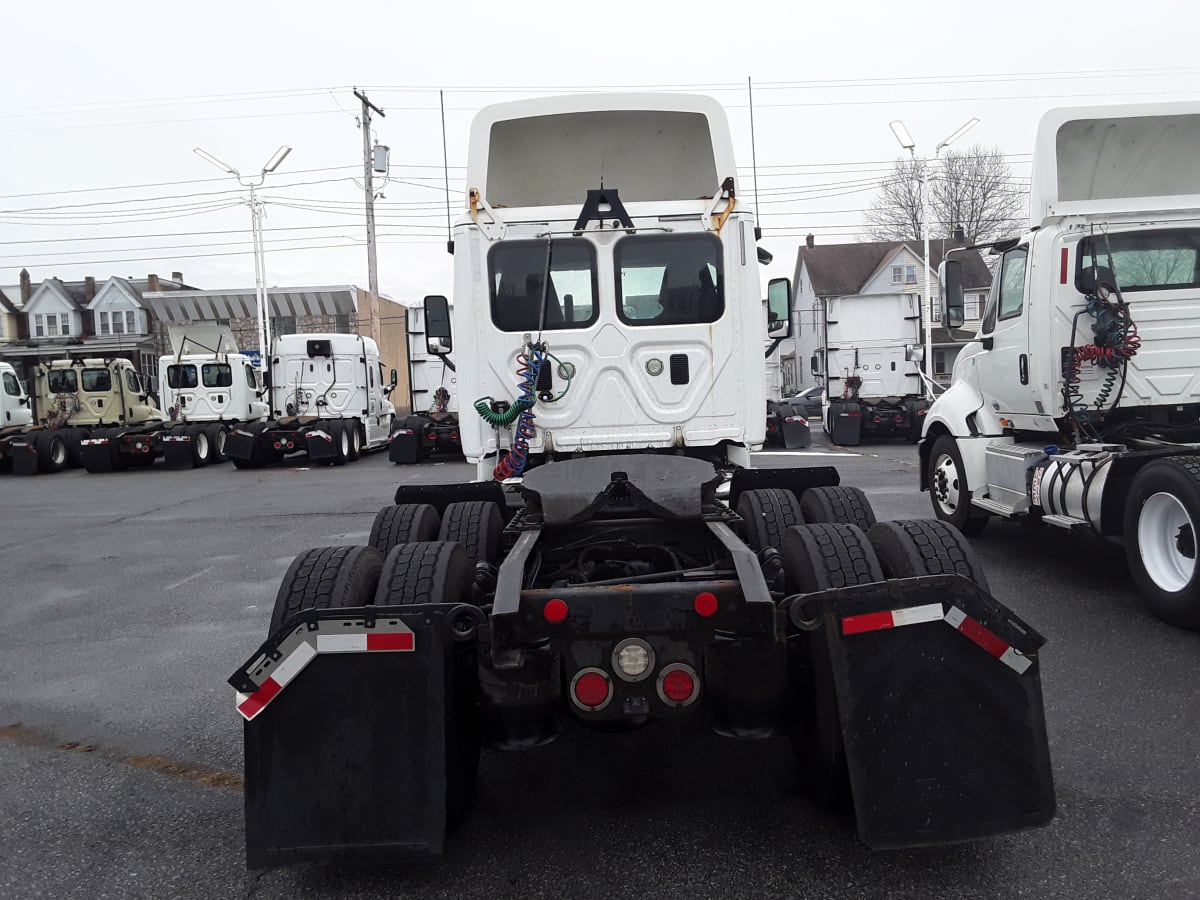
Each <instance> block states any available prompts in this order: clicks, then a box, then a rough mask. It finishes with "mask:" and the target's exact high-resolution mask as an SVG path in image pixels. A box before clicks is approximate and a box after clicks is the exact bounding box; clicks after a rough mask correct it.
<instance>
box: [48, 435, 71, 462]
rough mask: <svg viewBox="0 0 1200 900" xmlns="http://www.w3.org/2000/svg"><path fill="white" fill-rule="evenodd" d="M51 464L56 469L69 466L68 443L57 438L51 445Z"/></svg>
mask: <svg viewBox="0 0 1200 900" xmlns="http://www.w3.org/2000/svg"><path fill="white" fill-rule="evenodd" d="M50 462H51V464H53V466H54V468H56V469H61V468H62V467H63V466H65V465H66V464H67V442H66V441H64V440H63V439H62V438H60V437H55V438H54V440H53V442H52V443H51V444H50Z"/></svg>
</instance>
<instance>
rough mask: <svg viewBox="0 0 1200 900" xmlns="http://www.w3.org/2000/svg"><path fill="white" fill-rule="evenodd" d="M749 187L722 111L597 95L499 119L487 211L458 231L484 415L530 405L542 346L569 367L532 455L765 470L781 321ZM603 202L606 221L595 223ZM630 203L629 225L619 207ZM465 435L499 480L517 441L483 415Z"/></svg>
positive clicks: (529, 106)
mask: <svg viewBox="0 0 1200 900" xmlns="http://www.w3.org/2000/svg"><path fill="white" fill-rule="evenodd" d="M736 176H737V170H736V168H735V165H734V158H733V149H732V144H731V141H730V136H729V127H728V124H727V122H726V118H725V113H724V111H723V110H722V108H721V107H720V105H719V104H718V103H717V102H716V101H714V100H712V99H711V98H708V97H699V96H686V95H658V94H615V95H583V96H572V97H554V98H544V99H537V100H529V101H519V102H515V103H505V104H499V105H496V106H492V107H488V108H486V109H484V110H482V111H481V112H480V113H479V114H478V115H477V116H476V118H475V121H474V123H473V125H472V129H471V138H470V152H469V157H468V163H467V185H468V188H469V191H470V197H471V199H470V200H469V204H468V211H467V213H466V214H465V215H463V216H461V217H460V218H459V220H458V222H457V223H456V224H455V226H454V299H455V303H454V312H453V321H454V334H455V335H456V338H455V340H456V341H457V343H458V346H459V347H460V348H461V347H463V346H464V345H466V346H469V348H470V349H469V351H467V352H460V353H458V354H457V355H456V361H457V365H458V376H459V377H458V383H459V386H460V390H461V394H462V396H463V398H465V401H466V403H471V402H473V400H474V399H475V398H480V397H491V398H494V400H496V401H502V402H507V403H511V402H512V401H514V400H515V399H516V398H517V397H518V393H519V391H518V381H519V380H520V376H519V375H518V368H519V367H520V362H519V360H518V355H519V354H520V353H522V352H523V349H524V347H525V345H526V343H527V342H529V341H531V340H532V341H537V340H538V339H541V340H543V341H544V342H545V343H546V345H547V350H548V352H549V353H550V354H552V357H551V358H548V359H547V361H546V365H545V366H544V367H543V369H542V380H541V383H539V385H538V387H537V390H536V394H537V395H539V396H540V397H541V399H540V400H539V401H538V403H537V404H536V407H535V408H534V413H535V415H536V422H535V425H534V429H533V431H534V433H533V434H532V435H531V436H530V437H529V440H528V447H529V452H530V453H531V454H533V455H538V454H546V453H553V452H562V453H575V452H611V451H623V450H645V449H658V448H672V447H678V448H709V449H711V450H713V451H715V452H721V453H723V454H724V455H726V456H727V457H728V458H729V459H730V461H732V462H736V463H738V464H740V465H747V466H748V465H749V462H750V459H749V452H750V451H751V450H757V449H759V448H761V446H762V443H763V438H764V432H765V428H766V424H765V416H766V413H765V407H766V403H765V397H764V396H763V385H764V379H765V372H764V363H763V351H762V346H763V345H762V340H763V336H764V333H765V322H764V317H763V311H762V306H761V294H760V291H761V287H760V282H759V276H758V271H757V266H758V259H757V246H756V240H755V222H754V218H753V216H752V214H751V213H750V211H749V210H748V209H746V208H743V207H742V206H741V205H739V204H738V203H737V201H736V200H735V199H734V198H733V197H732V191H723V190H722V185H723V184H726V183H727V184H729V185H730V186H732V184H733V182H732V181H728V182H727V181H726V180H727V179H735V178H736ZM601 189H603V192H602V194H603V196H599V195H595V196H594V199H596V201H597V203H598V206H597V207H596V208H595V209H594V210H593V212H595V213H596V215H595V216H593V217H591V218H588V219H587V221H583V222H579V221H577V220H579V219H580V218H581V214H582V212H583V210H584V208H585V203H586V202H587V201H588V199H589V191H592V192H596V191H600V190H601ZM605 192H606V193H605ZM614 193H615V194H616V195H617V196H618V197H619V201H620V203H621V204H623V207H624V211H625V212H626V213H627V214H628V217H629V221H628V222H627V223H622V222H621V221H620V220H619V218H620V217H619V215H618V214H619V213H620V210H619V209H617V208H615V207H614V206H613V205H611V204H609V203H607V201H608V200H609V199H610V196H611V195H613V194H614ZM576 225H578V226H579V227H578V228H576V227H575V226H576ZM550 242H552V244H553V247H552V248H551V260H552V261H551V276H550V290H549V291H548V292H547V293H548V297H547V298H546V299H547V303H546V309H545V313H544V320H543V313H542V311H541V310H542V300H543V291H542V281H543V275H542V273H543V271H544V269H545V264H546V260H547V249H548V243H550ZM461 425H462V443H463V450H464V453H465V455H466V456H467V458H468V459H469V460H470V461H472V462H475V463H476V464H477V466H478V470H479V474H480V477H485V476H487V475H490V472H491V469H492V466H493V465H495V463H496V462H497V458H498V454H500V453H501V452H502V451H507V450H509V449H510V448H511V447H512V446H513V442H514V434H513V431H514V429H513V428H512V427H503V426H502V427H499V428H496V427H493V426H492V425H489V424H487V423H486V422H485V421H483V419H482V418H481V417H480V416H478V415H476V414H474V413H472V411H471V410H470V409H469V408H465V409H464V410H463V415H462V423H461Z"/></svg>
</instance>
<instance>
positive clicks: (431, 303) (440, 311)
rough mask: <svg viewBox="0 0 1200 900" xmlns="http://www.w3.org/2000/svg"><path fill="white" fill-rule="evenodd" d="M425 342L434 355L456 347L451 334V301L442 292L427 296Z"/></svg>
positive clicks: (442, 353)
mask: <svg viewBox="0 0 1200 900" xmlns="http://www.w3.org/2000/svg"><path fill="white" fill-rule="evenodd" d="M425 343H426V346H427V347H428V350H429V352H430V353H431V354H432V355H434V356H445V355H446V354H448V353H449V352H450V351H451V350H453V349H454V342H453V340H452V339H451V336H450V301H449V300H447V299H446V298H445V297H443V296H441V295H440V294H434V295H431V296H429V297H426V298H425Z"/></svg>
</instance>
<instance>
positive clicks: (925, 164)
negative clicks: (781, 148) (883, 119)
mask: <svg viewBox="0 0 1200 900" xmlns="http://www.w3.org/2000/svg"><path fill="white" fill-rule="evenodd" d="M888 124H889V126H890V127H891V129H892V134H894V135H895V136H896V140H897V141H898V142H899V143H900V146H901V147H903V148H904V149H905V150H907V151H908V152H909V153H910V154H911V155H912V158H913V159H914V160H915V159H916V158H917V142H916V141H914V140H913V138H912V135H911V134H909V133H908V129H907V128H905V127H904V123H903V122H901V121H900V120H899V119H896V120H894V121H892V122H889V123H888ZM978 124H979V120H978V119H976V118H971V119H969V120H968V121H966V122H964V123H963V124H962V125H961V126H960V127H959V128H958V130H957V131H955V132H954V133H953V134H951V135H950V136H949V137H948V138H946V139H945V140H943V141H942V142H941V143H940V144H938V145H937V146H936V147H934V148H933V160H934V161H936V160H937V158H938V154H940V153H941V152H942V148H943V147H949V146H950V145H951V144H953V143H954V142H955V141H957V140H958V139H959V138H960V137H962V136H963V135H964V134H966V133H967V132H968V131H970V130H971V129H972V128H974V127H975V126H976V125H978ZM930 162H931V160H930V159H929V157H925V156H923V157H921V233H922V235H924V237H925V303H926V304H928V308H929V312H928V313H927V314H926V315H924V316H922V318H924V320H925V380H926V381H928V382H932V381H933V273H932V271H931V270H930V265H929V187H930V184H929V183H930V180H931V176H932V172H931V171H930V169H929V163H930Z"/></svg>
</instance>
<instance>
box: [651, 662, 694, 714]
mask: <svg viewBox="0 0 1200 900" xmlns="http://www.w3.org/2000/svg"><path fill="white" fill-rule="evenodd" d="M699 694H700V679H699V678H697V677H696V670H695V669H693V668H692V667H691V666H689V665H687V664H686V663H672V664H671V665H669V666H664V667H663V670H662V671H661V672H660V673H659V674H658V696H659V697H660V698H662V701H663V703H665V704H667V705H668V706H687V705H688V704H689V703H692V702H694V701H695V699H696V697H697V696H699Z"/></svg>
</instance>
